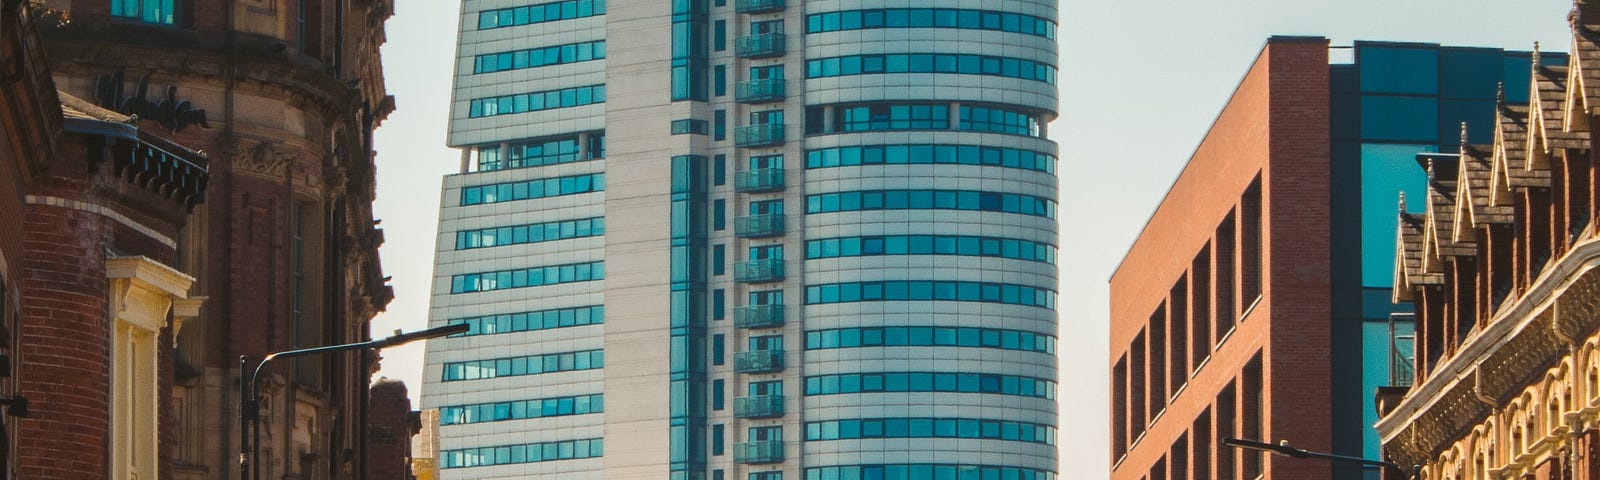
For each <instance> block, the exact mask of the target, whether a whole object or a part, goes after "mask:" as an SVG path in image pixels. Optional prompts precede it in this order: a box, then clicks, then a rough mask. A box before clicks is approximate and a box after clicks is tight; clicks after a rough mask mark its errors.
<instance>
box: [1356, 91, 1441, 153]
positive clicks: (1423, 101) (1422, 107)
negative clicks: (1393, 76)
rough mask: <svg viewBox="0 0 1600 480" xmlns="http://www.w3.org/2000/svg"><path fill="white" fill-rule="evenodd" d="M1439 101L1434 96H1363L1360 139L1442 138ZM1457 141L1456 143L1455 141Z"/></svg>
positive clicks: (1429, 141)
mask: <svg viewBox="0 0 1600 480" xmlns="http://www.w3.org/2000/svg"><path fill="white" fill-rule="evenodd" d="M1438 118H1439V100H1438V99H1436V98H1432V97H1395V96H1387V95H1367V96H1363V97H1361V138H1362V139H1364V140H1367V141H1372V140H1388V141H1400V142H1427V143H1433V142H1436V141H1438V140H1439V120H1438ZM1452 143H1454V142H1452Z"/></svg>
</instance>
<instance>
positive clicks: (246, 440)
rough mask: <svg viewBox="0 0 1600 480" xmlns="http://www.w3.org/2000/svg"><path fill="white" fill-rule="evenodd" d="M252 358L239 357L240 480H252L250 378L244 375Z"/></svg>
mask: <svg viewBox="0 0 1600 480" xmlns="http://www.w3.org/2000/svg"><path fill="white" fill-rule="evenodd" d="M249 360H250V357H248V356H245V355H240V356H239V480H249V478H250V457H249V456H248V453H249V452H250V413H249V411H250V404H251V402H250V398H249V395H250V388H249V385H250V384H249V381H250V377H246V376H245V375H244V372H245V364H247V363H249Z"/></svg>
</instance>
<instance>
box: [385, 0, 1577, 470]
mask: <svg viewBox="0 0 1600 480" xmlns="http://www.w3.org/2000/svg"><path fill="white" fill-rule="evenodd" d="M396 3H397V5H396V6H395V9H396V13H395V16H394V18H393V19H391V20H390V21H389V24H388V38H389V43H388V45H386V46H385V47H384V51H383V53H384V67H385V73H386V76H387V84H388V88H389V93H390V94H393V95H395V96H396V97H397V104H398V107H399V109H398V110H397V111H396V112H395V113H394V114H393V115H391V116H390V117H389V119H388V120H387V121H386V122H385V123H384V124H383V125H382V127H381V128H379V129H378V132H377V149H378V200H377V204H376V205H375V206H374V210H375V214H376V216H377V218H380V219H383V225H382V227H383V229H384V232H385V234H386V239H387V243H386V244H385V245H384V247H383V250H382V253H383V266H384V271H385V273H386V274H388V275H392V276H393V277H394V281H393V285H394V287H395V293H396V298H395V300H394V302H393V303H391V304H389V312H388V313H385V314H383V315H381V316H379V317H378V319H377V321H376V322H374V326H373V335H374V336H376V337H382V336H384V335H386V334H387V332H389V331H390V330H393V329H397V328H398V329H404V330H406V331H411V330H416V329H420V328H423V327H425V326H426V323H427V309H428V289H429V285H428V284H429V281H430V278H431V276H432V273H433V248H434V238H435V233H436V232H435V230H436V229H437V228H438V208H439V184H440V177H441V175H444V174H446V173H451V172H454V171H455V170H456V168H457V165H458V162H459V159H460V154H459V153H457V152H456V151H454V150H451V149H448V148H445V147H444V135H445V123H446V118H447V114H446V107H447V103H448V102H449V90H450V77H451V75H452V71H451V70H452V67H451V65H452V58H453V55H454V54H453V51H454V48H455V32H456V26H457V24H458V21H457V15H458V12H459V10H460V7H459V2H458V1H455V0H430V1H408V2H396ZM891 3H893V2H891ZM1570 6H1571V3H1570V2H1569V1H1567V0H1529V1H1495V0H1453V1H1446V0H1342V1H1324V2H1310V1H1285V0H1276V1H1274V0H1211V1H1205V2H1195V1H1176V0H1156V1H1153V2H1123V1H1106V0H1099V1H1089V0H1065V1H1063V2H1062V4H1061V18H1060V23H1061V26H1060V35H1059V38H1060V40H1061V64H1060V72H1061V79H1062V81H1061V115H1062V116H1061V119H1060V120H1057V121H1056V122H1055V123H1053V124H1051V125H1050V137H1051V138H1052V139H1054V140H1055V141H1057V142H1060V144H1061V159H1062V160H1061V166H1060V168H1059V172H1060V177H1061V185H1062V195H1061V199H1060V200H1061V201H1060V205H1061V208H1060V212H1061V215H1060V218H1061V222H1062V224H1063V225H1066V226H1067V227H1065V228H1063V229H1062V232H1063V235H1062V239H1061V242H1062V244H1061V255H1060V266H1061V297H1060V298H1061V300H1060V304H1061V305H1062V307H1061V309H1060V312H1061V343H1060V348H1059V349H1058V351H1059V352H1060V359H1061V362H1062V367H1063V368H1062V370H1061V379H1060V380H1061V381H1060V383H1061V395H1060V396H1059V399H1060V402H1061V411H1062V412H1063V415H1062V418H1061V424H1060V435H1059V438H1060V440H1061V441H1060V445H1061V474H1062V475H1061V478H1063V479H1069V480H1075V479H1099V478H1105V477H1106V475H1107V472H1108V471H1109V465H1108V464H1109V461H1108V459H1107V457H1108V455H1109V454H1108V449H1107V448H1106V445H1105V444H1106V443H1107V439H1108V437H1109V434H1108V429H1107V412H1106V410H1107V403H1108V402H1107V397H1108V395H1107V393H1106V386H1107V380H1106V378H1107V377H1106V372H1107V370H1108V367H1106V361H1107V360H1106V359H1107V355H1108V354H1107V353H1106V351H1107V345H1106V343H1107V340H1106V335H1107V327H1106V316H1107V312H1106V280H1107V279H1108V278H1110V275H1111V272H1112V270H1113V269H1114V268H1116V265H1117V263H1118V261H1119V260H1121V258H1122V255H1123V253H1124V252H1126V251H1127V247H1128V244H1129V243H1130V242H1131V241H1132V240H1133V238H1134V237H1135V236H1137V235H1138V234H1139V229H1140V228H1141V227H1142V226H1143V225H1144V221H1145V219H1146V218H1147V217H1148V216H1149V214H1150V212H1151V210H1152V209H1154V208H1155V205H1156V204H1157V203H1158V202H1159V201H1160V200H1161V196H1162V195H1163V194H1164V193H1165V192H1166V190H1167V187H1168V186H1169V185H1170V184H1171V182H1172V179H1173V178H1174V177H1175V176H1176V175H1177V173H1178V172H1179V170H1181V169H1182V168H1183V164H1184V162H1185V161H1187V160H1188V158H1189V154H1190V153H1191V152H1192V151H1193V150H1194V148H1195V146H1196V144H1197V143H1198V141H1199V139H1200V138H1201V136H1202V135H1204V134H1205V131H1206V129H1207V128H1208V127H1209V126H1210V124H1211V121H1212V119H1213V118H1214V117H1215V116H1216V114H1217V112H1218V111H1219V110H1220V109H1221V106H1222V104H1223V102H1225V101H1226V100H1227V98H1228V96H1229V94H1231V93H1232V91H1233V88H1234V86H1235V85H1236V84H1237V83H1238V80H1239V78H1240V77H1241V76H1242V75H1243V74H1244V70H1245V68H1246V67H1248V66H1249V64H1250V62H1251V61H1253V60H1254V58H1255V55H1256V53H1257V52H1258V51H1259V50H1260V49H1261V46H1262V45H1263V42H1264V41H1265V40H1266V38H1267V37H1269V36H1272V35H1313V36H1326V37H1329V38H1330V39H1332V40H1333V42H1334V44H1335V45H1349V44H1350V42H1351V41H1353V40H1357V39H1360V40H1396V41H1416V42H1432V43H1442V44H1447V45H1466V46H1486V47H1504V48H1513V49H1529V48H1532V46H1533V43H1534V42H1535V41H1539V42H1542V44H1543V46H1544V49H1545V50H1547V51H1566V50H1567V49H1568V48H1569V47H1568V43H1569V40H1568V39H1567V37H1566V12H1567V11H1568V9H1569V8H1570ZM384 356H385V360H384V362H383V365H382V366H383V370H382V371H380V372H379V374H380V375H385V376H389V377H391V378H398V379H401V380H404V381H405V382H406V385H408V386H410V389H411V397H412V399H413V400H414V401H415V400H416V399H417V398H419V397H420V390H421V384H422V380H421V370H422V347H421V346H420V344H419V345H412V346H406V347H400V348H395V349H391V350H388V351H386V352H385V353H384Z"/></svg>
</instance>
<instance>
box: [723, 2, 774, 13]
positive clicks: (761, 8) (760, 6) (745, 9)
mask: <svg viewBox="0 0 1600 480" xmlns="http://www.w3.org/2000/svg"><path fill="white" fill-rule="evenodd" d="M733 11H735V12H739V13H770V12H781V11H783V0H735V1H734V2H733Z"/></svg>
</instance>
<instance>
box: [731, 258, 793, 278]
mask: <svg viewBox="0 0 1600 480" xmlns="http://www.w3.org/2000/svg"><path fill="white" fill-rule="evenodd" d="M779 280H783V260H751V261H748V262H739V263H735V264H733V281H735V282H742V283H767V282H776V281H779Z"/></svg>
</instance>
